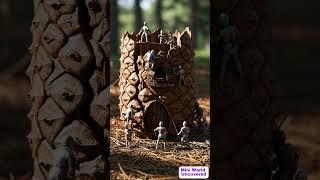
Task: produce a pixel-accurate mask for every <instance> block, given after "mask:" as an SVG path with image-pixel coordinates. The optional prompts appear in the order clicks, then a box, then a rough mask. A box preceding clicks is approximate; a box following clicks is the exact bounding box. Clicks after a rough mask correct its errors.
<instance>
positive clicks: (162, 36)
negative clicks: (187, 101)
mask: <svg viewBox="0 0 320 180" xmlns="http://www.w3.org/2000/svg"><path fill="white" fill-rule="evenodd" d="M158 37H159V39H160V44H162V43H164V37H165V35H164V34H163V32H162V30H160V34H159V35H158Z"/></svg>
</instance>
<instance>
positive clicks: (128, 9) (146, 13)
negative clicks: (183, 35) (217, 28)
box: [119, 0, 210, 48]
mask: <svg viewBox="0 0 320 180" xmlns="http://www.w3.org/2000/svg"><path fill="white" fill-rule="evenodd" d="M150 2H151V4H150V8H148V9H146V10H143V9H142V10H143V17H144V21H146V22H147V23H148V26H149V28H150V29H151V31H154V30H156V29H157V24H156V17H155V7H156V6H155V1H150ZM161 2H162V19H163V26H164V27H162V29H164V31H170V32H174V31H175V30H176V29H178V30H179V31H182V30H184V28H185V27H186V26H190V25H189V3H188V2H189V1H188V0H174V1H173V0H172V1H167V0H166V1H161ZM209 5H210V2H209V1H205V0H202V1H197V8H196V17H195V18H196V23H197V24H196V25H197V39H198V42H197V45H198V47H199V48H205V47H206V46H207V45H208V44H209V39H210V36H209V34H210V27H209V24H210V6H209ZM119 31H120V35H123V34H124V33H125V32H126V31H128V32H132V31H134V9H133V6H125V7H124V6H120V7H119Z"/></svg>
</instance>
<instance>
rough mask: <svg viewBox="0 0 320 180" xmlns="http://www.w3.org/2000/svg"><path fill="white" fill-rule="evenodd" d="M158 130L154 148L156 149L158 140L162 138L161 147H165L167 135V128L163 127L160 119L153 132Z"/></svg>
mask: <svg viewBox="0 0 320 180" xmlns="http://www.w3.org/2000/svg"><path fill="white" fill-rule="evenodd" d="M156 131H158V139H157V143H156V149H158V144H159V141H160V140H161V139H162V140H163V143H164V144H163V149H166V141H165V139H166V136H167V130H166V128H165V127H163V123H162V121H160V122H159V126H158V127H157V128H156V129H154V132H156Z"/></svg>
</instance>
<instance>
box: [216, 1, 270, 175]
mask: <svg viewBox="0 0 320 180" xmlns="http://www.w3.org/2000/svg"><path fill="white" fill-rule="evenodd" d="M212 6H213V13H214V14H213V18H212V22H213V26H212V29H213V30H214V31H215V32H213V37H214V36H215V35H216V33H217V27H218V17H219V15H220V13H222V12H224V13H226V14H228V15H229V17H230V20H231V24H232V25H235V26H236V27H237V28H238V30H239V31H240V41H241V42H240V44H239V45H240V50H239V60H240V62H241V64H242V70H243V72H242V73H243V77H240V76H239V74H238V73H237V72H236V70H235V68H234V64H232V61H230V63H229V64H230V65H229V66H227V70H226V73H225V76H224V81H223V84H224V85H223V87H222V88H221V89H218V87H219V86H218V81H219V78H218V76H219V70H220V66H219V65H218V63H219V62H220V61H221V59H222V57H221V55H222V54H221V52H222V51H221V50H220V49H219V48H220V47H217V46H214V47H213V49H214V51H215V53H214V55H213V56H214V59H215V62H214V63H215V64H214V65H213V66H214V67H213V68H214V77H216V78H214V80H213V81H214V90H213V92H214V96H213V101H214V105H213V106H214V117H215V119H216V124H217V128H216V129H215V133H214V136H215V147H216V148H215V149H214V162H213V163H214V165H215V166H214V168H213V172H212V174H214V176H217V177H220V178H221V179H223V180H233V179H239V180H248V179H252V180H269V179H270V177H271V164H272V160H271V157H272V136H273V135H272V133H273V130H274V129H275V123H274V113H273V112H272V110H271V109H272V103H271V100H272V99H271V97H272V91H271V61H272V60H271V51H270V48H271V33H270V28H271V27H270V17H269V14H268V13H267V12H268V11H267V10H266V7H267V4H266V1H257V0H244V1H238V0H217V1H214V2H213V4H212Z"/></svg>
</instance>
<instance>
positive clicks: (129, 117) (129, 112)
mask: <svg viewBox="0 0 320 180" xmlns="http://www.w3.org/2000/svg"><path fill="white" fill-rule="evenodd" d="M132 118H133V106H132V105H130V106H129V107H128V109H127V111H126V114H125V119H126V121H127V123H129V121H130V120H132Z"/></svg>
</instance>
